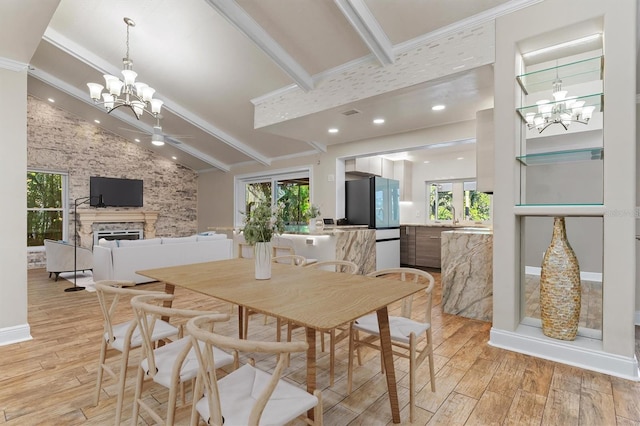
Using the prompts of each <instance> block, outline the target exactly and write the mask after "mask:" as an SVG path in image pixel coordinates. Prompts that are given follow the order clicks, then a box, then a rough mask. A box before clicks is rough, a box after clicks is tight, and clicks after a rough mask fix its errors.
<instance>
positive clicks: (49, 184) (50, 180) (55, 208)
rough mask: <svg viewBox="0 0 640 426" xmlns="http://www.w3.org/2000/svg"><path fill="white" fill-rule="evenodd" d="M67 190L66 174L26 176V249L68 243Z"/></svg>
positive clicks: (45, 173) (28, 173)
mask: <svg viewBox="0 0 640 426" xmlns="http://www.w3.org/2000/svg"><path fill="white" fill-rule="evenodd" d="M66 188H67V176H66V174H61V173H50V172H40V171H28V172H27V247H37V246H43V245H44V240H45V239H52V240H64V239H66V237H67V225H66V224H67V222H68V220H67V209H66V202H65V200H66V193H67V190H66Z"/></svg>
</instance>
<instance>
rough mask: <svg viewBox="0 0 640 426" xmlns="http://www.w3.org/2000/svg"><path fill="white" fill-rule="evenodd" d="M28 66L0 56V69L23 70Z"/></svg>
mask: <svg viewBox="0 0 640 426" xmlns="http://www.w3.org/2000/svg"><path fill="white" fill-rule="evenodd" d="M27 68H29V64H25V63H24V62H19V61H14V60H13V59H9V58H3V57H0V69H5V70H9V71H16V72H18V71H24V70H25V69H27Z"/></svg>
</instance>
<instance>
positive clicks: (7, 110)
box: [0, 68, 31, 345]
mask: <svg viewBox="0 0 640 426" xmlns="http://www.w3.org/2000/svg"><path fill="white" fill-rule="evenodd" d="M0 93H2V96H0V128H1V129H2V149H3V153H2V155H0V182H2V185H0V200H2V214H1V215H0V218H1V219H0V345H3V344H9V343H13V342H18V341H22V340H28V339H30V338H31V336H30V331H29V324H28V323H27V237H26V229H27V217H26V205H27V195H26V189H25V188H26V171H27V71H26V69H23V70H20V71H10V70H7V69H3V68H0Z"/></svg>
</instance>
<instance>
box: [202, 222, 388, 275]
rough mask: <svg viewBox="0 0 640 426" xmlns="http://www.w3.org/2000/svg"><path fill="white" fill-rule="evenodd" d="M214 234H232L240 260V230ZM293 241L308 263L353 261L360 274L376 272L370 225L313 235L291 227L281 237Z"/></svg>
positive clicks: (220, 229)
mask: <svg viewBox="0 0 640 426" xmlns="http://www.w3.org/2000/svg"><path fill="white" fill-rule="evenodd" d="M208 229H209V230H210V231H216V232H218V233H227V235H229V233H231V234H232V235H233V236H232V237H231V238H234V240H235V241H236V243H235V244H234V253H235V255H236V256H237V250H238V243H239V238H238V236H237V233H238V229H234V228H226V227H209V228H208ZM281 236H282V237H284V238H289V239H291V240H292V241H293V247H294V250H295V253H296V254H299V255H301V256H304V257H306V258H307V259H317V260H318V261H319V262H321V261H323V260H335V259H338V260H349V261H351V262H354V263H355V264H356V265H358V266H359V268H360V269H359V273H360V274H368V273H370V272H373V271H375V269H376V230H375V229H368V228H367V226H366V225H347V226H334V227H331V228H323V229H320V228H318V229H316V230H315V231H314V232H309V230H308V227H307V226H296V227H289V228H288V229H287V230H285V232H284V233H283V234H282V235H281Z"/></svg>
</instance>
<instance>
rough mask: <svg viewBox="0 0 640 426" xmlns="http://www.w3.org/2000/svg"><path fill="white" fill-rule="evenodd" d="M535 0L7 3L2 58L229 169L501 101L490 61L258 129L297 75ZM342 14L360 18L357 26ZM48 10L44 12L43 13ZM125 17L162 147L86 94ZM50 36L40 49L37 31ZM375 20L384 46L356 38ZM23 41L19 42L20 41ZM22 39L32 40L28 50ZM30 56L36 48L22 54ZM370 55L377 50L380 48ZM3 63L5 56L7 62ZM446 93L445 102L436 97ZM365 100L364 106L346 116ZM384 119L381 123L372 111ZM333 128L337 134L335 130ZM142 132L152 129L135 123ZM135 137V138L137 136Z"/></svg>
mask: <svg viewBox="0 0 640 426" xmlns="http://www.w3.org/2000/svg"><path fill="white" fill-rule="evenodd" d="M539 1H541V0H459V1H456V2H452V1H451V0H403V1H393V2H391V1H388V0H295V1H292V0H235V1H233V0H136V1H131V0H60V1H59V5H58V7H57V9H55V12H53V10H54V8H55V5H56V3H58V0H3V3H2V4H0V12H1V13H0V59H2V58H8V59H9V60H13V61H17V62H28V63H29V64H30V67H31V68H30V71H29V74H30V77H29V81H28V91H29V93H30V94H31V95H33V96H35V97H38V98H40V99H43V100H46V99H48V98H53V99H55V105H56V106H57V107H59V108H62V109H64V110H67V111H69V112H71V113H73V114H76V115H77V116H79V117H81V118H83V119H85V120H87V121H89V122H93V120H94V119H99V120H100V121H101V123H100V124H99V125H100V126H101V127H103V128H105V129H107V130H109V131H112V132H114V133H117V134H119V135H121V136H123V137H125V138H127V139H129V140H131V141H133V139H134V138H135V137H139V138H140V139H141V142H139V143H140V144H141V145H143V146H144V147H145V148H148V149H153V150H154V151H156V152H158V153H159V154H160V155H163V156H167V157H171V156H172V155H174V156H176V157H177V158H178V160H177V161H178V162H180V163H181V164H183V165H185V166H187V167H190V168H192V169H194V170H196V171H203V170H209V169H212V168H217V169H220V170H223V171H229V170H231V168H232V167H233V166H234V165H238V164H245V163H247V162H257V163H261V164H270V163H271V162H272V161H273V160H274V159H277V158H279V157H291V156H295V155H305V154H309V153H313V152H316V149H322V148H323V146H326V145H332V144H336V143H347V142H351V141H356V140H361V139H366V138H371V137H377V136H384V135H390V134H395V133H400V132H404V131H408V130H414V129H420V128H425V127H430V126H436V125H441V124H444V123H451V122H456V121H462V120H469V119H473V118H475V112H476V111H478V110H481V109H485V108H490V107H491V106H492V105H493V70H492V67H491V66H490V65H485V66H481V67H476V68H474V69H472V70H469V71H464V72H459V73H456V74H450V75H447V76H445V77H442V78H437V79H433V80H431V81H427V82H425V83H421V84H417V85H413V86H411V87H408V88H404V89H400V90H395V91H393V92H389V93H384V94H380V95H377V96H371V97H368V98H366V99H362V100H355V101H354V102H351V103H349V104H346V105H342V106H340V107H336V108H330V109H327V110H324V111H320V112H317V113H314V114H309V115H307V116H304V117H300V118H296V119H291V120H287V121H283V122H281V123H278V124H273V125H270V126H266V127H263V128H260V129H257V130H256V129H254V105H253V104H252V100H255V99H257V98H261V97H264V96H266V95H268V94H271V93H274V92H277V91H280V90H282V89H284V88H287V87H291V86H292V85H295V84H298V85H299V86H301V87H305V86H307V87H306V88H305V90H317V89H315V87H316V85H317V84H318V82H320V81H322V80H321V79H322V76H325V75H327V73H331V72H334V71H335V70H341V71H343V72H344V71H348V70H349V69H350V64H354V63H362V61H369V62H370V64H371V66H373V67H382V66H383V65H382V64H381V61H382V62H384V61H385V54H386V55H387V56H386V57H387V58H388V57H390V58H391V61H393V60H394V55H395V54H394V52H397V51H398V49H400V48H402V47H406V46H408V45H412V43H413V44H415V43H416V42H417V41H419V40H422V39H424V38H425V37H428V36H429V35H431V34H447V31H449V32H452V31H456V30H459V29H462V28H465V27H466V26H469V25H470V24H471V23H474V22H476V23H477V22H482V21H485V22H486V21H487V20H490V19H493V18H494V17H495V16H499V15H500V14H503V13H509V12H510V11H512V10H516V9H519V8H522V7H526V6H528V5H530V4H534V3H537V2H539ZM345 10H356V11H358V12H359V13H360V15H361V16H363V17H364V18H363V21H362V22H360V23H359V24H358V25H359V26H358V25H356V26H353V25H352V23H351V21H350V20H353V17H352V16H351V15H349V14H348V13H346V12H344V11H345ZM49 17H50V20H49ZM124 17H129V18H131V19H133V20H134V21H135V22H136V26H135V27H133V28H132V29H131V39H130V56H131V58H132V59H133V61H134V67H133V69H134V70H135V71H136V72H137V73H138V80H139V81H144V82H146V83H148V84H150V85H151V86H153V87H154V88H155V89H156V97H157V98H159V99H162V100H163V101H164V102H165V107H164V109H163V113H162V115H163V119H162V127H163V130H164V132H165V133H166V134H167V135H168V136H169V137H170V139H169V143H167V144H165V146H163V147H159V148H158V147H153V146H152V145H151V144H150V134H151V132H152V126H153V124H154V122H153V120H152V119H150V118H149V117H147V118H143V120H141V121H136V120H135V118H134V116H133V114H131V113H130V112H127V111H117V112H115V113H112V114H110V115H107V114H105V113H104V112H103V110H100V109H98V108H97V107H95V106H94V105H93V104H92V101H91V100H90V99H89V95H88V90H87V86H86V83H87V82H98V83H102V82H103V80H102V74H104V73H107V72H108V73H110V74H114V75H119V74H120V70H121V69H122V58H123V57H124V54H125V36H126V26H125V24H124V22H123V18H124ZM47 23H48V27H46V31H44V37H42V39H41V41H40V42H39V44H37V48H36V47H35V46H36V42H37V38H35V39H34V34H37V35H38V37H39V34H42V28H43V27H44V26H46V25H47ZM363 23H364V25H369V27H370V28H371V34H373V36H372V37H373V39H374V41H378V42H379V43H380V46H381V47H379V48H378V50H376V48H375V47H372V46H373V45H371V43H370V42H369V41H366V40H365V39H363V38H361V34H360V33H359V31H358V28H360V29H361V27H362V25H363ZM16 38H18V39H19V40H21V41H22V43H15V42H14V40H15V39H16ZM23 44H24V46H23ZM34 49H35V53H34V54H33V56H32V57H30V56H28V55H27V54H25V52H27V53H28V52H30V51H31V52H33V50H34ZM376 54H377V55H378V56H376ZM0 65H2V64H1V63H0ZM435 103H444V104H446V105H447V108H446V109H445V110H444V111H440V112H437V113H436V112H433V111H431V106H432V105H433V104H435ZM349 109H357V110H358V111H360V113H358V114H355V115H351V116H348V117H346V116H344V115H342V112H344V111H346V110H349ZM379 116H381V117H384V118H385V119H386V122H385V124H384V125H380V126H374V125H373V124H372V123H371V120H372V118H374V117H379ZM330 126H339V127H340V128H341V131H340V133H338V134H337V135H334V136H330V135H328V133H327V128H328V127H330ZM140 131H142V132H144V133H145V135H143V134H139V133H137V132H140ZM132 143H135V142H132Z"/></svg>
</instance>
